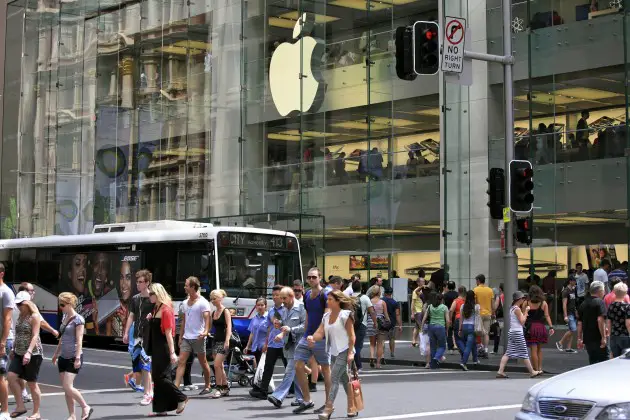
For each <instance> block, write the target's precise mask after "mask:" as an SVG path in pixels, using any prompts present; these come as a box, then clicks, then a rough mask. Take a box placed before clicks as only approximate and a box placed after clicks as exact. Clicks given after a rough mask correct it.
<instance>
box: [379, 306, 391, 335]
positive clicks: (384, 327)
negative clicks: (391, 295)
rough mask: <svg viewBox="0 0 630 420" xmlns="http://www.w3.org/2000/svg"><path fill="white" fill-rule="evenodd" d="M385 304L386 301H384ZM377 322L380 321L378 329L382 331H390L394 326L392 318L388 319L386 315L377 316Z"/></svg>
mask: <svg viewBox="0 0 630 420" xmlns="http://www.w3.org/2000/svg"><path fill="white" fill-rule="evenodd" d="M383 304H385V302H383ZM384 310H385V311H386V310H387V306H385V309H384ZM376 322H377V323H378V329H379V330H380V331H389V330H390V329H391V328H392V321H391V320H387V319H386V318H385V315H384V314H383V315H379V316H378V317H377V318H376Z"/></svg>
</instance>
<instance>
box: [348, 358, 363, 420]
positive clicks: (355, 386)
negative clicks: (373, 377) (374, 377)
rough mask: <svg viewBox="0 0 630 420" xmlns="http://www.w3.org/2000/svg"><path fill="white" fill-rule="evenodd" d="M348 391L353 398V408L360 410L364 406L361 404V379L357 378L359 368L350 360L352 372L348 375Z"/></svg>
mask: <svg viewBox="0 0 630 420" xmlns="http://www.w3.org/2000/svg"><path fill="white" fill-rule="evenodd" d="M350 379H351V380H350V391H351V392H352V398H353V399H354V409H355V410H357V411H362V410H363V408H365V405H364V404H363V391H362V390H361V379H359V370H358V369H357V365H356V364H355V363H354V362H352V372H351V376H350Z"/></svg>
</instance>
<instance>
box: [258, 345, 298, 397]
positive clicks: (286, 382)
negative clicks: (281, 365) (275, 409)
mask: <svg viewBox="0 0 630 420" xmlns="http://www.w3.org/2000/svg"><path fill="white" fill-rule="evenodd" d="M267 351H269V350H267ZM291 384H295V399H296V400H297V401H302V400H303V399H304V397H303V396H302V390H301V389H300V386H299V385H298V383H297V379H296V378H295V359H287V369H286V370H285V371H284V376H283V377H282V382H280V385H278V388H276V390H275V392H274V393H273V394H272V395H273V396H274V398H277V399H278V400H279V401H280V402H282V401H284V399H285V398H286V396H287V394H288V393H289V389H290V388H291ZM263 389H264V388H263Z"/></svg>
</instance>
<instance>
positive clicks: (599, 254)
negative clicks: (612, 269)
mask: <svg viewBox="0 0 630 420" xmlns="http://www.w3.org/2000/svg"><path fill="white" fill-rule="evenodd" d="M586 256H587V258H588V267H589V268H590V269H591V270H597V269H598V268H599V265H600V264H601V261H602V260H604V259H606V260H608V261H610V262H611V263H612V262H613V260H616V259H617V251H616V250H615V246H614V245H587V246H586Z"/></svg>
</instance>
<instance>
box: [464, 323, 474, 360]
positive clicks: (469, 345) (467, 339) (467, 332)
mask: <svg viewBox="0 0 630 420" xmlns="http://www.w3.org/2000/svg"><path fill="white" fill-rule="evenodd" d="M476 341H477V340H476V336H475V324H464V325H463V326H462V339H461V346H462V347H463V349H464V354H462V363H463V364H466V363H468V357H469V356H470V353H471V352H472V356H473V362H478V359H477V343H476Z"/></svg>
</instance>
